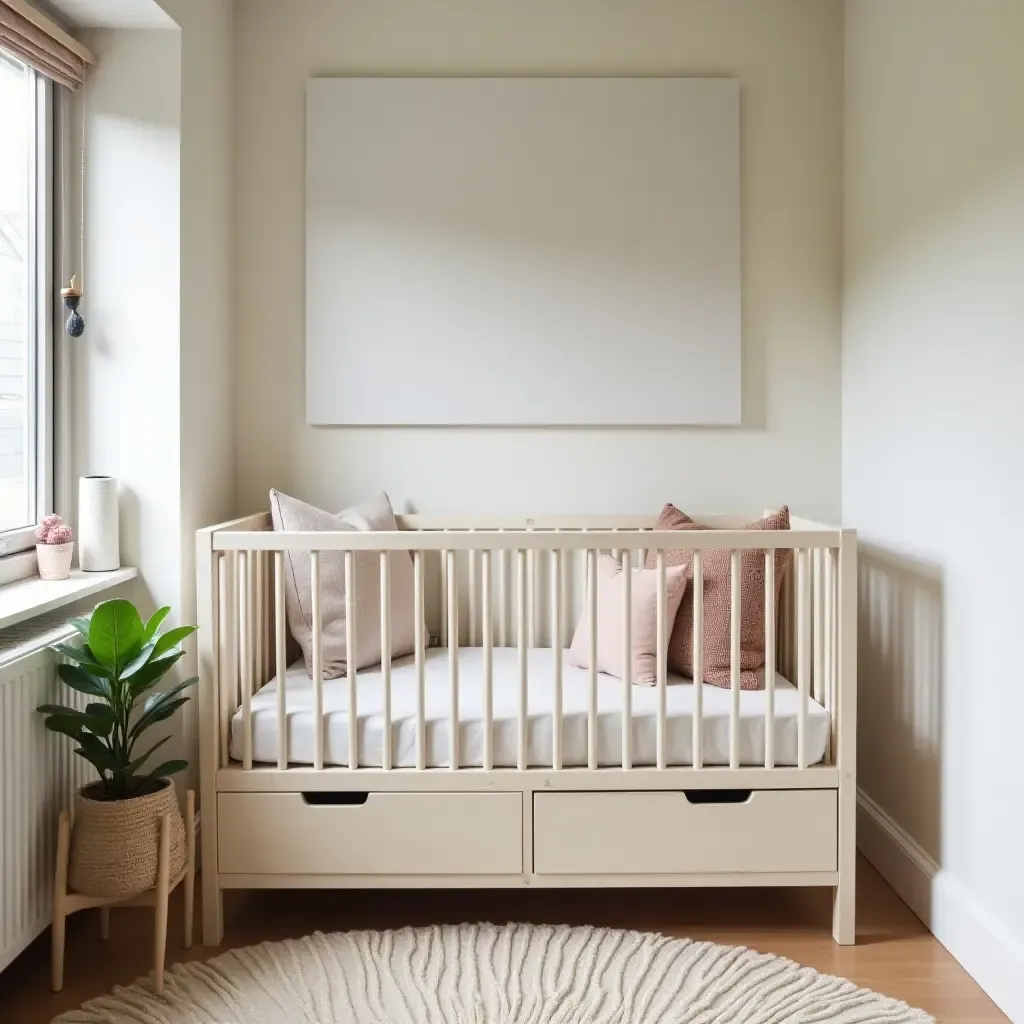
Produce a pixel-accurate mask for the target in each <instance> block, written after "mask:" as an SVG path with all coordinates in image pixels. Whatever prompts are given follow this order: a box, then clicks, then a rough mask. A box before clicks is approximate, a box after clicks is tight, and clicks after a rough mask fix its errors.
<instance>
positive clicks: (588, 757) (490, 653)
mask: <svg viewBox="0 0 1024 1024" xmlns="http://www.w3.org/2000/svg"><path fill="white" fill-rule="evenodd" d="M699 519H700V522H701V523H702V524H703V525H705V526H706V527H707V529H704V530H701V531H699V532H688V533H687V534H686V535H685V542H681V540H680V534H679V533H678V532H672V531H663V530H655V529H653V525H654V519H653V518H651V517H643V516H555V517H547V518H536V519H533V518H527V519H523V518H517V517H511V516H509V517H471V518H466V517H458V516H427V515H410V516H404V517H403V516H399V517H398V525H399V529H398V531H397V532H386V533H368V532H364V533H360V532H348V531H346V532H342V531H338V532H274V531H273V530H272V528H271V522H270V515H269V513H263V514H258V515H254V516H249V517H246V518H243V519H239V520H236V521H234V522H229V523H224V524H221V525H219V526H214V527H210V528H208V529H204V530H200V531H199V532H198V534H197V559H196V573H197V587H198V613H199V623H200V630H199V676H200V684H199V699H200V750H201V754H200V775H201V791H202V829H201V840H202V862H203V871H202V884H203V940H204V942H205V943H206V944H207V945H217V944H219V943H220V941H221V938H222V934H223V896H222V894H223V892H224V890H226V889H232V888H293V887H306V888H317V887H319V888H384V887H391V888H445V887H466V888H490V887H533V888H544V887H588V888H589V887H595V888H596V887H609V886H829V887H831V888H832V889H833V935H834V938H835V941H836V942H838V943H841V944H852V943H853V942H854V936H855V916H854V894H855V881H854V872H855V850H856V847H855V818H856V674H857V673H856V669H857V666H856V656H857V655H856V636H857V623H856V615H857V601H856V597H857V592H856V586H857V583H856V580H857V566H856V558H857V552H856V536H855V534H854V532H853V531H851V530H845V529H839V528H834V527H829V526H824V525H821V524H818V523H814V522H811V521H808V520H805V519H799V518H792V519H791V529H790V530H788V531H776V532H765V531H753V530H748V529H743V528H742V527H743V524H745V523H748V522H750V517H743V516H704V517H699ZM682 547H685V548H686V549H688V550H692V551H693V552H694V555H693V567H692V568H693V620H694V631H693V635H694V649H693V664H694V676H695V677H697V678H701V677H702V676H703V672H702V671H701V669H702V642H701V641H702V637H703V636H704V631H703V627H704V623H703V599H702V594H703V580H702V571H703V570H702V559H703V552H706V551H708V550H710V549H727V550H729V551H730V552H731V563H730V564H731V602H732V605H731V610H732V615H731V626H730V629H731V637H730V641H731V652H732V657H731V685H730V686H729V687H728V688H724V689H723V688H716V687H712V686H710V685H709V684H702V685H694V684H693V683H692V681H691V680H689V679H687V680H685V681H684V680H680V679H677V678H674V677H671V676H670V675H669V673H668V670H667V665H666V658H667V655H666V647H667V643H668V636H669V631H670V630H671V626H672V624H671V622H669V621H667V616H666V613H665V608H666V605H665V562H666V556H665V552H666V551H670V550H673V549H679V548H682ZM776 548H788V549H792V552H793V556H792V561H791V564H790V568H789V570H788V571H787V572H786V573H785V575H784V577H783V580H782V584H781V589H780V590H779V596H778V599H776V596H775V595H776V589H775V585H774V565H775V561H774V557H773V554H774V550H775V549H776ZM751 549H753V550H755V551H757V552H763V554H764V558H765V627H766V628H765V650H764V658H765V687H764V689H763V690H758V691H749V690H741V688H740V670H739V649H740V636H739V631H740V586H741V574H740V552H742V551H744V550H751ZM286 552H291V553H293V554H301V555H302V556H303V557H308V558H309V559H310V563H309V564H310V574H311V580H312V619H313V634H312V635H313V640H312V651H313V655H312V678H311V679H310V678H309V677H308V675H307V672H306V670H305V667H304V666H303V665H301V663H300V664H299V666H298V667H290V666H291V664H292V661H293V655H294V651H293V648H292V641H291V638H290V636H289V634H288V628H287V624H286V613H285V580H284V567H285V559H284V556H285V553H286ZM326 552H342V553H343V555H342V557H343V559H344V576H345V590H346V594H347V595H348V596H349V597H351V596H352V595H355V597H356V600H358V595H357V594H355V586H356V574H355V573H354V571H353V564H354V559H355V557H356V555H357V553H365V552H370V553H372V554H371V557H374V558H375V559H376V558H378V557H379V567H380V576H379V581H380V582H379V592H380V612H381V617H380V645H381V651H382V652H390V651H391V649H392V648H391V643H390V608H391V604H390V600H389V586H390V581H391V565H392V559H393V558H395V557H398V556H399V555H400V553H406V552H408V553H411V557H412V562H413V576H414V588H413V589H414V595H415V622H416V627H415V628H416V644H415V652H414V654H412V655H411V656H410V657H408V658H405V659H399V660H397V661H394V662H392V660H391V659H390V658H387V657H383V656H382V659H381V664H380V665H379V666H377V667H375V668H372V669H358V670H355V669H353V668H349V669H348V674H347V675H346V676H345V677H343V678H341V679H335V680H325V679H324V678H323V676H324V672H323V663H322V657H321V656H320V654H319V650H320V643H321V630H322V624H321V585H322V584H321V574H320V572H321V570H320V566H321V559H322V557H323V555H324V553H326ZM600 552H611V553H612V555H613V556H614V557H615V558H618V559H620V560H621V562H622V564H623V567H624V568H629V567H631V566H634V567H635V566H642V565H644V564H645V561H647V560H648V559H649V558H650V559H651V561H650V562H649V563H648V564H653V565H654V567H655V570H656V573H657V577H656V579H657V676H656V685H654V686H653V687H638V686H634V685H633V684H632V681H631V679H630V672H629V670H628V669H627V670H626V671H625V672H624V676H625V678H623V679H616V678H612V677H610V676H605V675H603V674H601V673H599V672H597V670H596V669H595V668H593V667H591V668H589V669H586V670H582V669H578V668H572V667H570V666H569V665H567V664H566V662H565V658H564V657H563V651H564V649H565V648H566V647H567V646H568V644H569V642H570V640H571V637H572V634H573V631H574V629H575V626H576V623H577V620H578V619H579V617H580V616H586V617H587V618H588V621H589V625H590V637H591V641H590V642H591V644H592V645H594V644H596V635H597V628H598V627H597V624H598V617H597V609H596V598H595V587H594V586H590V585H588V584H591V583H594V582H596V575H595V571H596V570H595V565H596V562H597V557H598V553H600ZM360 557H365V556H360ZM401 557H404V558H408V557H409V555H407V554H401ZM624 579H625V580H627V581H628V579H629V573H624ZM625 586H626V587H627V590H626V593H627V600H626V602H625V605H624V609H628V607H629V601H628V586H629V584H628V582H627V583H626V584H625ZM354 603H355V602H354V601H353V600H351V599H349V600H347V601H346V626H347V635H348V640H347V642H348V643H349V644H350V645H351V646H350V648H349V651H348V654H349V657H348V659H347V660H348V664H349V665H350V666H352V665H355V664H356V663H357V659H356V658H355V656H354V654H355V646H356V645H357V644H358V643H359V638H358V636H357V635H356V634H355V618H354V615H352V613H351V609H352V608H353V606H354ZM622 619H623V621H622V624H621V627H620V628H621V630H622V639H623V644H624V649H625V650H629V639H630V629H631V623H630V616H629V615H628V614H623V616H622ZM592 650H593V646H592ZM594 664H595V659H594V658H593V657H592V658H591V659H590V666H593V665H594Z"/></svg>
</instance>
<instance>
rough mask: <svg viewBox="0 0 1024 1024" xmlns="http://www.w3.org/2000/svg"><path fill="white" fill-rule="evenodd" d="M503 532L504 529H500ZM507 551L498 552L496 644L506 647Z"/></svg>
mask: <svg viewBox="0 0 1024 1024" xmlns="http://www.w3.org/2000/svg"><path fill="white" fill-rule="evenodd" d="M499 532H500V533H504V532H505V531H504V530H500V531H499ZM508 558H509V555H508V551H507V550H506V549H504V548H502V550H501V551H499V552H498V645H499V646H500V647H508Z"/></svg>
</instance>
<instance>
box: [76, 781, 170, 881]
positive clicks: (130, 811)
mask: <svg viewBox="0 0 1024 1024" xmlns="http://www.w3.org/2000/svg"><path fill="white" fill-rule="evenodd" d="M98 792H99V784H98V783H90V785H88V786H83V787H82V789H80V790H79V791H78V793H77V794H76V795H75V825H74V829H73V830H72V832H71V858H70V864H69V865H68V885H69V887H70V888H71V889H73V890H74V891H75V892H80V893H84V894H85V895H87V896H133V895H135V894H136V893H140V892H144V891H145V890H146V889H151V888H152V887H153V886H154V885H156V870H157V859H158V854H159V846H160V819H161V818H162V817H163V815H165V814H169V815H170V816H171V867H170V875H171V879H172V881H173V879H175V878H177V876H178V874H179V873H180V872H181V869H182V867H184V865H185V856H186V853H187V850H186V843H185V823H184V822H183V821H182V820H181V811H180V810H179V809H178V798H177V796H176V795H175V792H174V787H173V786H172V785H171V783H170V782H168V781H166V780H165V782H164V785H163V787H162V788H161V789H159V790H157V791H156V792H155V793H149V794H147V795H146V796H136V797H132V798H131V799H130V800H96V799H94V796H95V794H97V793H98Z"/></svg>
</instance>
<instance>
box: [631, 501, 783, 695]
mask: <svg viewBox="0 0 1024 1024" xmlns="http://www.w3.org/2000/svg"><path fill="white" fill-rule="evenodd" d="M654 528H655V529H656V530H706V529H708V527H706V526H701V525H700V524H699V523H695V522H694V521H693V520H692V519H691V518H690V517H689V516H688V515H687V514H686V513H685V512H681V511H680V510H679V509H677V508H676V507H675V505H666V506H665V507H664V508H663V509H662V510H661V515H660V516H658V523H657V525H656V526H655V527H654ZM744 529H747V530H788V529H789V509H788V508H787V507H783V508H781V509H780V510H779V511H778V512H773V513H772V514H771V515H769V516H765V518H764V519H759V520H758V521H757V522H756V523H750V524H749V525H747V526H746V527H744ZM764 556H765V552H764V550H763V549H760V548H755V549H751V550H748V551H743V552H742V553H741V554H740V669H741V672H740V686H741V687H742V689H744V690H759V689H761V687H763V686H764ZM792 557H793V552H792V551H791V550H790V549H788V548H777V549H776V550H775V600H776V607H778V597H779V588H780V587H781V586H782V576H783V574H784V573H785V571H786V568H787V567H788V566H789V563H790V562H791V561H792ZM702 564H703V570H704V681H705V682H707V683H712V684H714V685H715V686H725V687H728V686H729V685H730V684H731V682H732V672H731V666H730V663H729V662H730V635H729V630H730V626H731V608H732V603H731V602H732V583H731V578H732V563H731V557H730V553H729V551H728V550H726V549H725V548H712V549H710V550H708V551H705V552H704V553H703V558H702ZM654 565H655V553H654V552H650V553H649V554H648V555H647V567H648V568H653V567H654ZM665 565H666V566H672V565H685V566H686V579H687V581H688V586H687V587H686V590H685V592H684V593H683V600H682V603H681V604H680V605H679V612H678V613H677V614H676V620H675V624H674V626H673V627H672V635H671V636H670V638H669V642H668V667H669V671H671V672H676V673H680V674H684V675H692V674H693V552H692V551H687V550H679V551H677V550H672V551H666V552H665Z"/></svg>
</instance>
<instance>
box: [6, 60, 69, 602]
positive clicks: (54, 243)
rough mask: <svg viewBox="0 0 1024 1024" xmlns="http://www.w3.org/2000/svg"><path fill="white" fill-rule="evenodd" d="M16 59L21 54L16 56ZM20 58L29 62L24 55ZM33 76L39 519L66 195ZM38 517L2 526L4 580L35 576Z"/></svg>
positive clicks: (47, 104) (48, 496) (45, 481)
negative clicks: (59, 227)
mask: <svg viewBox="0 0 1024 1024" xmlns="http://www.w3.org/2000/svg"><path fill="white" fill-rule="evenodd" d="M13 59H15V60H17V59H18V58H16V57H15V58H13ZM19 63H22V64H23V63H24V62H23V61H19ZM29 72H30V74H32V75H33V78H34V86H35V87H34V89H33V97H34V104H35V125H36V144H35V151H34V154H33V168H32V170H33V175H32V180H33V188H32V193H31V196H30V202H31V203H32V206H33V207H34V209H33V210H32V220H33V222H34V226H35V229H34V233H33V238H32V242H31V253H32V258H31V261H30V266H29V273H30V288H31V293H32V295H33V296H34V301H33V302H32V303H31V305H30V317H31V319H30V323H29V330H30V338H31V339H32V340H33V342H34V344H33V350H34V351H33V352H32V353H29V354H27V355H26V368H27V370H28V385H27V387H26V399H27V405H28V423H29V429H28V430H27V431H26V455H27V479H30V480H31V481H32V484H31V486H32V487H33V491H32V493H31V497H32V505H33V515H32V518H34V519H35V520H36V522H38V521H39V520H40V519H41V518H42V517H43V515H45V514H46V513H47V512H50V511H52V510H53V508H54V465H55V453H54V439H55V425H56V420H55V415H54V324H55V322H57V321H58V320H59V315H60V314H59V306H60V299H59V297H58V298H57V299H56V301H55V298H54V297H55V294H56V292H55V289H54V278H55V271H56V257H57V254H58V253H59V251H60V245H59V240H58V239H57V237H56V234H57V224H58V223H59V222H58V218H57V213H58V211H59V205H58V204H59V203H60V202H61V197H60V196H59V195H58V190H57V188H56V181H57V176H56V175H55V174H54V168H55V166H56V159H57V153H58V152H59V149H58V139H57V126H58V120H57V118H56V117H55V110H54V108H55V96H54V92H55V89H56V87H55V86H54V84H53V83H52V82H51V81H50V80H49V79H48V78H47V77H46V76H45V75H42V74H40V73H39V72H38V71H35V70H34V69H32V68H29ZM35 543H36V539H35V523H32V524H30V525H27V526H22V527H18V528H15V529H11V530H3V531H0V585H2V584H4V583H10V582H13V581H14V580H19V579H24V578H26V577H28V576H33V575H35V574H36V572H37V565H36V558H35V550H34V548H35Z"/></svg>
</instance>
